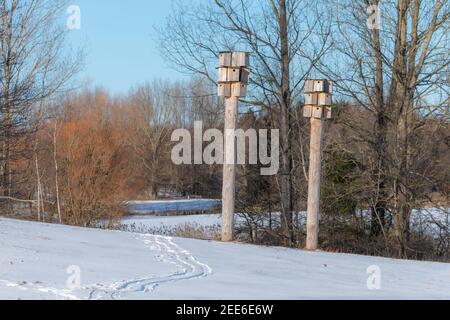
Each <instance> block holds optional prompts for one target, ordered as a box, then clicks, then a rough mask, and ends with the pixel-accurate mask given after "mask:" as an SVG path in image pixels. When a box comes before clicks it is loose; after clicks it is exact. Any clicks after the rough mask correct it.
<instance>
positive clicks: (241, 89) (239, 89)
mask: <svg viewBox="0 0 450 320" xmlns="http://www.w3.org/2000/svg"><path fill="white" fill-rule="evenodd" d="M231 95H232V96H233V97H240V98H243V97H245V96H246V95H247V85H246V84H244V83H240V82H236V83H233V84H231Z"/></svg>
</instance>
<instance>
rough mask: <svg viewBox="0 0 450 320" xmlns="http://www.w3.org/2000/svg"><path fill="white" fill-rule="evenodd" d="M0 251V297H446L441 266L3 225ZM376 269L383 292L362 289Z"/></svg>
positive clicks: (446, 275)
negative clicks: (75, 284)
mask: <svg viewBox="0 0 450 320" xmlns="http://www.w3.org/2000/svg"><path fill="white" fill-rule="evenodd" d="M0 252H1V253H0V299H192V300H194V299H331V298H337V299H407V298H409V299H450V264H444V263H431V262H416V261H401V260H392V259H384V258H376V257H366V256H356V255H346V254H332V253H322V252H306V251H301V250H293V249H285V248H272V247H257V246H251V245H244V244H236V243H219V242H208V241H200V240H191V239H178V238H174V239H172V238H168V237H162V236H153V235H148V234H136V233H128V232H120V231H103V230H97V229H83V228H74V227H67V226H59V225H48V224H38V223H33V222H23V221H16V220H7V219H0ZM373 266H376V267H377V268H379V271H380V272H381V273H380V276H381V277H380V279H381V288H380V289H379V290H369V289H368V287H367V281H368V278H369V275H368V274H367V270H368V268H371V269H374V267H373ZM377 268H375V269H377ZM78 270H79V271H80V273H79V274H80V279H81V288H79V289H70V288H69V287H68V286H67V283H68V279H71V280H73V279H74V276H75V278H76V275H77V274H78V273H77V271H78ZM67 271H69V274H68V273H67ZM73 272H75V273H73Z"/></svg>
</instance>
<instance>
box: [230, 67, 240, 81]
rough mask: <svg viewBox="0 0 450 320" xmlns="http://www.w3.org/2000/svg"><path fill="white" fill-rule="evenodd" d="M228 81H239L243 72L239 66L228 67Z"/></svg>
mask: <svg viewBox="0 0 450 320" xmlns="http://www.w3.org/2000/svg"><path fill="white" fill-rule="evenodd" d="M227 70H228V72H227V81H228V82H239V80H240V77H241V72H240V69H239V68H228V69H227Z"/></svg>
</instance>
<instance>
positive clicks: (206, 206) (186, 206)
mask: <svg viewBox="0 0 450 320" xmlns="http://www.w3.org/2000/svg"><path fill="white" fill-rule="evenodd" d="M220 205H221V201H220V200H215V199H185V200H155V201H129V202H127V209H128V211H129V212H130V213H132V214H149V213H158V212H168V211H209V210H213V209H214V208H217V207H220Z"/></svg>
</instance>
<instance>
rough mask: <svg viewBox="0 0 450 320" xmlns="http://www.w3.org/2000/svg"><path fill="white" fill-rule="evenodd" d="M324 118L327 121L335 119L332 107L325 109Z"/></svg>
mask: <svg viewBox="0 0 450 320" xmlns="http://www.w3.org/2000/svg"><path fill="white" fill-rule="evenodd" d="M324 118H326V119H333V112H332V109H331V107H325V108H324Z"/></svg>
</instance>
